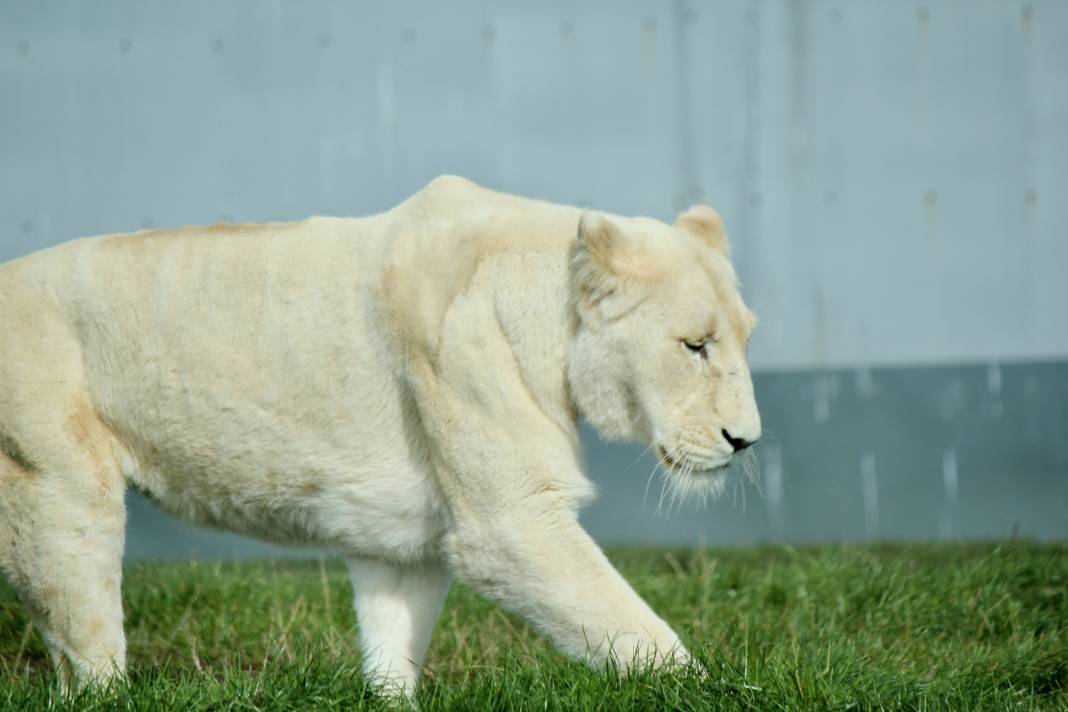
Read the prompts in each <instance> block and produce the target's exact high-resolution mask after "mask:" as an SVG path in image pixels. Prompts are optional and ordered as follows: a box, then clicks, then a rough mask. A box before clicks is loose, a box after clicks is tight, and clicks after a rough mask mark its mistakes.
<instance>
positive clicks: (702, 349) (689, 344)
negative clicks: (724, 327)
mask: <svg viewBox="0 0 1068 712" xmlns="http://www.w3.org/2000/svg"><path fill="white" fill-rule="evenodd" d="M682 345H683V346H685V347H686V349H687V350H688V351H691V352H693V353H695V354H697V355H698V356H700V357H701V358H703V359H707V358H708V340H705V339H703V340H701V341H683V342H682Z"/></svg>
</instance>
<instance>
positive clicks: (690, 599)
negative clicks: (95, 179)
mask: <svg viewBox="0 0 1068 712" xmlns="http://www.w3.org/2000/svg"><path fill="white" fill-rule="evenodd" d="M613 559H614V561H615V562H616V563H617V564H618V565H619V567H620V568H621V570H622V571H623V573H624V575H625V576H626V577H627V578H628V579H629V580H630V581H631V582H632V583H633V584H634V586H635V587H636V588H637V589H638V591H639V592H640V593H641V594H642V595H643V596H645V597H646V598H647V600H649V602H650V603H651V604H652V606H653V607H654V608H655V609H656V610H657V611H658V612H660V613H661V614H662V615H663V616H664V617H665V618H666V619H667V620H668V621H669V622H671V623H672V624H673V625H674V626H675V627H676V629H677V630H678V631H679V632H680V633H681V634H682V636H683V638H684V640H686V641H687V643H688V644H689V645H690V646H691V648H692V649H693V650H694V651H695V652H696V654H697V655H698V657H699V658H700V660H701V661H702V662H703V664H704V666H705V667H706V668H707V674H705V675H703V676H699V675H696V674H692V673H683V674H675V675H655V674H638V675H632V676H629V677H623V678H620V677H618V676H615V675H612V674H607V675H606V674H603V673H598V672H596V671H592V670H588V669H586V668H585V667H583V666H582V665H580V664H577V663H574V662H571V661H568V660H566V659H564V658H562V657H560V656H558V655H556V654H554V653H553V652H552V651H551V650H549V648H548V647H547V646H546V645H545V644H544V643H543V642H542V641H540V640H539V639H538V638H537V637H536V636H535V635H534V634H533V633H532V632H531V631H530V630H529V629H528V628H527V627H526V626H525V625H524V624H523V623H522V622H520V621H519V620H518V619H516V618H514V617H512V616H510V615H508V614H505V613H503V612H502V611H501V610H500V609H499V608H497V607H495V606H493V605H491V604H489V603H487V602H486V601H484V600H483V599H481V598H479V597H478V596H476V595H475V594H473V593H472V592H471V591H469V590H467V589H465V588H463V587H456V588H455V589H454V590H453V592H452V594H451V595H450V598H449V601H448V604H447V606H446V609H445V613H444V615H443V616H442V618H441V621H440V623H439V624H438V628H437V631H436V633H435V637H434V642H433V644H432V646H431V650H430V656H429V661H428V668H427V671H426V673H425V674H424V678H423V685H422V687H421V689H420V692H419V705H420V708H421V709H422V710H424V711H429V710H438V709H478V710H489V709H529V710H535V709H537V710H544V709H550V710H552V709H603V710H617V709H684V710H685V709H702V710H703V709H724V710H743V709H746V710H785V709H794V710H796V709H815V710H822V709H827V710H868V709H918V710H940V709H944V710H973V709H976V710H1010V709H1025V710H1027V709H1037V710H1051V709H1068V545H1035V544H1025V543H1014V544H1005V545H1000V546H995V545H954V546H910V547H899V546H875V547H821V548H811V549H808V548H806V549H791V548H767V549H759V550H736V551H717V550H701V551H684V550H676V551H671V552H666V551H663V550H658V551H652V550H650V551H637V550H626V551H616V552H614V556H613ZM125 605H126V628H127V634H128V638H129V652H130V675H129V679H128V680H127V681H125V682H124V683H122V684H120V685H118V686H117V687H115V688H114V689H111V690H108V691H104V692H93V693H88V694H83V695H81V696H80V697H78V698H76V699H74V700H73V701H71V702H70V703H69V706H70V707H71V708H74V709H84V710H90V709H91V710H105V709H116V710H118V709H121V710H161V709H176V710H177V709H180V710H209V709H210V710H282V709H353V708H371V709H379V708H385V707H388V706H389V703H388V702H387V701H384V700H381V699H378V698H376V697H375V696H374V694H373V693H372V692H371V691H370V690H369V689H367V687H366V686H365V684H364V682H363V680H362V679H361V677H360V674H359V653H358V651H357V648H356V636H355V630H354V626H355V622H354V615H353V612H352V594H351V592H350V590H349V586H348V582H347V579H346V575H345V572H344V569H343V568H342V566H341V565H340V564H336V563H332V562H327V563H326V564H321V563H319V562H285V563H273V562H272V563H257V564H251V563H250V564H237V565H233V564H225V565H216V564H203V563H200V564H197V563H187V564H135V565H132V566H130V567H129V568H128V571H127V574H126V581H125ZM53 684H54V681H53V678H52V675H51V672H50V671H49V668H48V664H47V660H46V656H45V652H44V648H43V646H42V643H41V641H40V639H39V638H38V636H37V634H36V633H35V632H33V631H32V629H31V628H29V626H28V624H27V619H26V616H25V613H24V611H23V609H22V608H21V606H20V605H19V604H18V603H17V601H16V600H15V599H14V597H13V595H12V593H11V591H10V589H8V588H6V587H2V585H0V709H11V710H32V709H44V708H46V707H47V706H48V705H49V701H50V700H51V701H52V704H53V706H56V705H57V702H56V699H55V696H56V693H55V691H54V688H53V687H52V685H53Z"/></svg>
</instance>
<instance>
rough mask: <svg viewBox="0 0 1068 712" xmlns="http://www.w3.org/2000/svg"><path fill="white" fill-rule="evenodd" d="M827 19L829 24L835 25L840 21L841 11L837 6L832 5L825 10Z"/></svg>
mask: <svg viewBox="0 0 1068 712" xmlns="http://www.w3.org/2000/svg"><path fill="white" fill-rule="evenodd" d="M827 19H828V20H830V21H831V24H833V25H837V24H838V23H839V22H841V21H842V11H841V10H840V9H838V8H837V7H832V8H831V9H830V10H828V11H827Z"/></svg>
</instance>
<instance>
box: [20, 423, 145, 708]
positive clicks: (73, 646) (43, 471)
mask: <svg viewBox="0 0 1068 712" xmlns="http://www.w3.org/2000/svg"><path fill="white" fill-rule="evenodd" d="M94 431H95V428H94V427H93V426H92V424H91V423H90V424H88V426H87V429H85V430H84V431H82V432H77V433H73V434H71V435H70V436H68V437H67V438H64V439H63V440H61V441H58V442H57V441H56V440H52V442H51V443H50V444H49V446H48V447H47V448H42V447H40V445H41V443H40V442H38V443H26V442H24V441H15V439H14V438H13V437H12V436H11V435H10V434H7V435H5V436H2V437H6V438H7V441H6V442H5V447H3V448H2V449H0V542H2V543H0V571H2V573H3V574H4V575H6V577H7V578H8V579H9V580H10V582H11V583H12V584H13V585H14V587H15V589H16V590H17V591H18V593H19V596H20V597H21V599H22V600H23V601H24V603H25V604H26V605H27V607H28V608H29V611H30V615H31V617H32V618H33V620H34V622H35V623H36V624H37V626H38V628H39V629H40V631H41V633H42V636H43V637H44V639H45V642H46V644H47V645H48V648H49V652H50V653H51V656H52V659H53V662H54V663H55V665H56V668H57V671H58V673H59V675H60V680H61V683H62V685H63V687H64V689H70V688H71V687H80V686H81V685H82V684H84V683H86V682H90V681H99V682H103V681H106V680H108V679H110V678H111V677H113V676H114V675H115V674H117V673H121V672H122V671H123V670H124V668H125V662H126V640H125V637H124V635H123V629H122V598H121V591H120V583H121V576H122V553H123V544H124V535H125V525H126V512H125V505H124V502H123V496H124V490H125V482H124V478H123V477H122V475H121V473H120V472H119V468H118V466H117V464H115V463H109V462H108V461H107V458H103V457H100V452H102V451H103V450H101V449H100V448H99V446H100V445H101V443H100V442H99V441H97V442H94V443H90V442H79V440H81V439H82V438H83V437H92V436H93V435H94V434H96V433H95V432H94ZM53 432H54V431H53ZM16 443H17V445H16ZM34 444H36V445H38V447H34V446H33V445H34ZM16 447H17V449H16ZM94 448H95V450H94ZM13 452H15V453H17V454H16V455H15V456H13V455H12V453H13Z"/></svg>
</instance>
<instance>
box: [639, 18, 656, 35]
mask: <svg viewBox="0 0 1068 712" xmlns="http://www.w3.org/2000/svg"><path fill="white" fill-rule="evenodd" d="M642 29H643V30H645V31H646V32H655V31H656V18H655V17H651V16H647V17H643V18H642Z"/></svg>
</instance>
